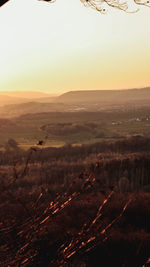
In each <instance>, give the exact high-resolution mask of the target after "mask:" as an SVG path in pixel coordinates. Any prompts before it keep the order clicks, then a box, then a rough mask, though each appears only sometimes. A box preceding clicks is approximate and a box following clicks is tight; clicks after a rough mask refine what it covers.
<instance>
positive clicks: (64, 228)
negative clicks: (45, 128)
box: [0, 137, 150, 267]
mask: <svg viewBox="0 0 150 267" xmlns="http://www.w3.org/2000/svg"><path fill="white" fill-rule="evenodd" d="M135 139H136V138H135V137H134V139H132V140H125V141H124V142H123V141H122V142H120V143H119V141H118V143H117V142H116V143H113V145H112V144H108V143H107V144H96V145H90V146H82V147H72V146H65V147H62V148H51V149H50V148H47V149H40V147H38V146H36V147H32V148H31V149H30V150H28V151H22V150H19V149H18V151H17V149H11V150H10V147H9V151H8V150H6V151H4V152H1V154H0V162H1V166H0V190H1V194H0V213H1V222H0V238H1V244H0V264H1V266H36V267H41V266H45V267H46V266H49V267H51V266H52V267H53V266H79V267H80V266H87V267H93V266H94V267H97V266H103V267H110V266H116V267H121V266H125V267H134V266H135V267H142V266H146V267H147V266H148V263H147V264H146V262H148V259H149V258H150V252H149V247H150V228H149V225H150V217H149V212H150V193H149V188H150V180H149V177H150V154H149V147H148V144H150V141H149V140H146V139H145V140H143V139H138V140H137V139H136V140H135ZM146 144H147V145H146ZM105 145H106V147H105ZM16 148H17V147H16ZM123 181H126V182H125V183H124V182H123Z"/></svg>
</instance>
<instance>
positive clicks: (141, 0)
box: [0, 0, 150, 13]
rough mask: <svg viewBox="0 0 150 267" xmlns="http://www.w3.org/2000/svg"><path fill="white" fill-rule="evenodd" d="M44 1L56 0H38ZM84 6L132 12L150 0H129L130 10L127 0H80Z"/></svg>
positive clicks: (0, 4) (2, 1)
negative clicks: (108, 7) (131, 6)
mask: <svg viewBox="0 0 150 267" xmlns="http://www.w3.org/2000/svg"><path fill="white" fill-rule="evenodd" d="M8 1H10V0H0V6H2V5H4V4H5V3H6V2H8ZM39 1H44V2H50V3H53V2H55V1H56V0H39ZM80 1H81V2H82V3H83V4H84V5H85V6H86V7H91V8H93V9H95V10H97V11H99V12H101V13H105V12H106V7H107V6H110V7H112V8H116V9H120V10H122V11H125V12H128V13H134V12H137V11H138V10H139V6H142V5H143V6H148V7H150V0H130V3H134V4H135V6H136V7H135V9H133V11H130V3H128V0H80Z"/></svg>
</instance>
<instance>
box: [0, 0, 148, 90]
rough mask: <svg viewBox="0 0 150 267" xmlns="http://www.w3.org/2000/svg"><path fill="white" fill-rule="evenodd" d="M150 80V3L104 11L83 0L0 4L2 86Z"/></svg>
mask: <svg viewBox="0 0 150 267" xmlns="http://www.w3.org/2000/svg"><path fill="white" fill-rule="evenodd" d="M146 86H150V9H149V8H146V7H142V8H141V9H140V11H139V12H137V13H136V14H126V13H124V12H121V11H119V10H113V9H108V12H107V14H105V15H102V14H100V13H98V12H96V11H95V10H92V9H90V8H85V7H84V6H83V4H82V3H81V2H80V0H57V1H56V2H55V3H53V4H49V3H45V2H42V1H37V0H12V1H10V2H9V3H8V4H6V5H4V6H3V7H1V8H0V91H26V90H27V91H29V90H30V91H43V92H50V93H63V92H66V91H70V90H89V89H95V90H96V89H120V88H121V89H124V88H133V87H146Z"/></svg>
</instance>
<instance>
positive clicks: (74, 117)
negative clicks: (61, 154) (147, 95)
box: [0, 106, 150, 149]
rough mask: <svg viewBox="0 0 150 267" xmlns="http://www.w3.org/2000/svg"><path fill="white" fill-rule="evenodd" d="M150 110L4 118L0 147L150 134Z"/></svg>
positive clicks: (1, 122) (57, 144)
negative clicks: (11, 139) (13, 144)
mask: <svg viewBox="0 0 150 267" xmlns="http://www.w3.org/2000/svg"><path fill="white" fill-rule="evenodd" d="M149 126H150V109H149V107H147V106H146V107H145V106H144V107H136V108H130V109H129V108H128V109H127V108H126V109H124V108H122V109H119V110H118V109H110V110H107V111H106V110H105V111H99V112H47V113H36V114H24V115H21V116H19V117H14V118H5V119H4V118H1V119H0V145H1V146H2V145H3V144H4V143H5V142H6V141H7V140H8V139H9V138H13V139H15V140H16V141H17V142H18V144H19V146H20V147H21V148H24V149H28V148H30V146H33V145H35V144H36V142H37V141H38V140H43V141H44V142H45V146H48V147H49V146H62V145H65V144H73V145H80V144H88V143H95V142H99V141H103V140H116V139H121V138H125V137H126V136H128V135H143V136H149V135H150V128H149Z"/></svg>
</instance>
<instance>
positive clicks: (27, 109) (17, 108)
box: [0, 102, 69, 118]
mask: <svg viewBox="0 0 150 267" xmlns="http://www.w3.org/2000/svg"><path fill="white" fill-rule="evenodd" d="M63 111H69V105H67V104H63V103H38V102H28V103H19V104H11V105H5V106H2V107H0V117H1V118H10V117H18V116H20V115H23V114H29V113H30V114H34V113H45V112H63Z"/></svg>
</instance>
